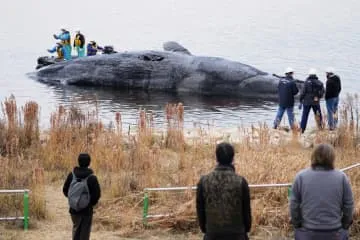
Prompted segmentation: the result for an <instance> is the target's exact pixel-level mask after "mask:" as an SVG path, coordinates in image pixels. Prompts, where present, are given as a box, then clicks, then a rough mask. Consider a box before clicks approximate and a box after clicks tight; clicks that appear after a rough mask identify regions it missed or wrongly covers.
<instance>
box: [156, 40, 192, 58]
mask: <svg viewBox="0 0 360 240" xmlns="http://www.w3.org/2000/svg"><path fill="white" fill-rule="evenodd" d="M163 48H164V50H165V51H169V52H176V53H182V54H186V55H191V53H190V51H189V50H187V49H186V48H184V47H183V46H181V45H180V44H179V43H177V42H173V41H170V42H165V43H164V44H163Z"/></svg>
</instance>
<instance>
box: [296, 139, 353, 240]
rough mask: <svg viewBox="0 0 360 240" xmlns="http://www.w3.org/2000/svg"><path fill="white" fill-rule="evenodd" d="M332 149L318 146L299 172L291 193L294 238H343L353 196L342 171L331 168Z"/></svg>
mask: <svg viewBox="0 0 360 240" xmlns="http://www.w3.org/2000/svg"><path fill="white" fill-rule="evenodd" d="M334 162H335V151H334V148H333V147H332V146H331V145H329V144H320V145H318V146H317V147H316V148H315V150H314V151H313V153H312V155H311V168H308V169H305V170H302V171H300V172H299V173H298V174H297V175H296V177H295V181H294V184H293V185H292V193H291V196H290V216H291V223H292V225H293V226H294V228H295V240H332V239H334V240H335V239H336V240H346V239H348V229H349V227H350V225H351V224H352V221H353V220H352V219H353V213H354V199H353V194H352V191H351V186H350V183H349V180H348V178H347V176H346V175H345V173H343V172H342V171H340V170H335V169H334Z"/></svg>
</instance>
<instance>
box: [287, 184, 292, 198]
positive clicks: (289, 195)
mask: <svg viewBox="0 0 360 240" xmlns="http://www.w3.org/2000/svg"><path fill="white" fill-rule="evenodd" d="M287 192H288V199H290V197H291V192H292V190H291V186H289V187H288V191H287Z"/></svg>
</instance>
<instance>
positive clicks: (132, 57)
mask: <svg viewBox="0 0 360 240" xmlns="http://www.w3.org/2000/svg"><path fill="white" fill-rule="evenodd" d="M163 47H164V51H154V50H146V51H134V52H120V53H114V54H102V55H96V56H91V57H83V58H77V59H73V60H70V61H62V62H57V63H55V64H52V65H49V66H46V67H43V68H41V69H39V70H38V71H36V72H35V74H34V77H35V78H36V79H37V80H38V81H41V82H44V83H49V84H67V85H82V86H105V87H111V88H120V89H142V90H145V91H156V90H160V91H167V92H188V93H196V94H203V95H225V96H240V97H256V98H258V97H260V98H269V99H270V98H276V97H277V89H278V88H277V86H278V83H279V80H280V79H279V78H278V77H275V76H273V75H271V74H268V73H266V72H263V71H260V70H258V69H256V68H254V67H252V66H249V65H246V64H243V63H239V62H235V61H230V60H227V59H223V58H218V57H205V56H194V55H192V54H191V53H190V51H189V50H187V49H186V48H184V47H183V46H181V45H180V44H178V43H176V42H167V43H165V44H164V46H163Z"/></svg>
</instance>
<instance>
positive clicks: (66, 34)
mask: <svg viewBox="0 0 360 240" xmlns="http://www.w3.org/2000/svg"><path fill="white" fill-rule="evenodd" d="M54 38H55V39H60V40H61V41H62V43H63V44H71V43H70V40H71V39H70V33H69V32H64V33H60V34H59V35H54Z"/></svg>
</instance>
